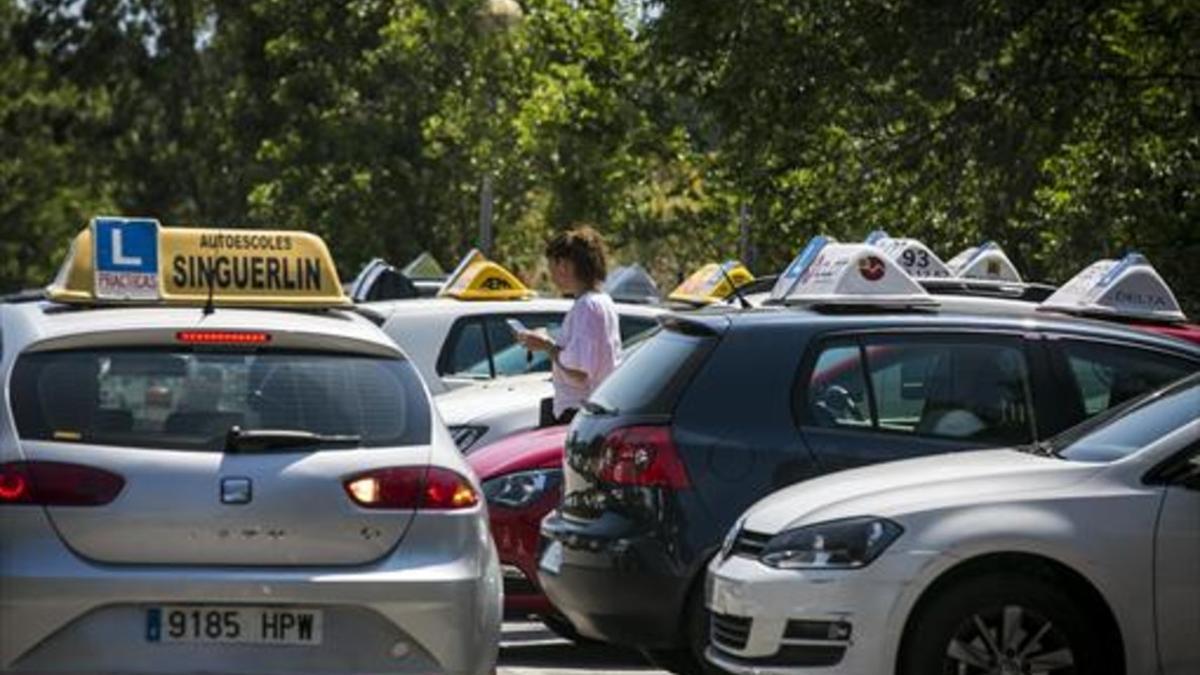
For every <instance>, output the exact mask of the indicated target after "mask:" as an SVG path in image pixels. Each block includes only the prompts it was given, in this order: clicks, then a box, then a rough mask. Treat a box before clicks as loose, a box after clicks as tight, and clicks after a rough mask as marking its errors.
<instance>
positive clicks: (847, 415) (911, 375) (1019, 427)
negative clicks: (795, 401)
mask: <svg viewBox="0 0 1200 675" xmlns="http://www.w3.org/2000/svg"><path fill="white" fill-rule="evenodd" d="M807 382H808V386H807V393H806V399H807V412H806V413H805V415H804V417H805V418H806V421H807V423H808V424H812V425H816V426H821V427H839V428H845V429H860V430H874V431H880V432H887V433H898V434H905V435H910V436H917V437H930V438H944V439H962V440H969V441H971V442H973V443H978V442H984V443H996V444H998V445H999V444H1018V443H1028V442H1030V441H1032V440H1033V413H1032V408H1031V402H1030V401H1031V397H1030V394H1029V386H1030V385H1029V372H1028V368H1027V364H1026V359H1025V352H1024V349H1023V347H1022V343H1021V342H1020V341H1019V340H1018V339H1017V338H1002V337H990V336H981V337H979V338H975V337H971V338H923V337H920V336H912V337H910V336H902V337H901V336H878V337H875V336H871V337H866V338H863V339H862V340H859V341H839V342H835V343H830V344H827V345H825V346H824V347H823V348H822V350H821V352H820V353H819V354H818V356H817V358H816V361H815V363H814V365H813V369H812V372H811V374H810V376H809V378H808V381H807Z"/></svg>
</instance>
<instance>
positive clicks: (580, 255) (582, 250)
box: [546, 225, 608, 288]
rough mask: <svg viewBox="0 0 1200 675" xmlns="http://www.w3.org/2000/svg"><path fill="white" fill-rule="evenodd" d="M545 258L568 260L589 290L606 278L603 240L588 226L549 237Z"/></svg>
mask: <svg viewBox="0 0 1200 675" xmlns="http://www.w3.org/2000/svg"><path fill="white" fill-rule="evenodd" d="M546 257H547V258H549V259H551V260H570V261H571V262H572V263H574V265H575V274H576V275H577V276H578V277H579V280H580V281H582V282H583V283H584V284H585V285H586V286H588V287H589V288H590V287H594V286H596V285H597V284H599V283H600V282H602V281H604V279H605V277H607V276H608V263H607V262H606V258H607V256H606V254H605V250H604V238H603V237H601V236H600V233H599V232H597V231H596V230H595V229H594V228H592V227H591V226H590V225H578V226H575V227H572V228H571V229H569V230H564V231H562V232H559V233H558V234H556V235H554V236H553V237H551V238H550V241H549V242H548V243H547V244H546Z"/></svg>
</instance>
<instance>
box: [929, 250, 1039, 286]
mask: <svg viewBox="0 0 1200 675" xmlns="http://www.w3.org/2000/svg"><path fill="white" fill-rule="evenodd" d="M946 267H948V268H949V269H950V271H951V273H952V274H953V275H954V277H956V278H958V279H969V280H971V281H991V282H996V283H1002V284H1022V283H1024V281H1022V279H1021V274H1020V273H1019V272H1017V267H1016V265H1013V264H1012V261H1011V260H1009V259H1008V256H1007V255H1006V254H1005V253H1004V249H1002V248H1000V245H999V244H997V243H996V242H992V241H987V242H984V243H982V244H980V245H979V246H973V247H971V248H968V249H966V250H964V251H962V252H961V253H959V254H958V255H956V256H954V257H953V258H951V259H950V261H949V262H948V263H946Z"/></svg>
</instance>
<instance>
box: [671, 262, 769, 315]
mask: <svg viewBox="0 0 1200 675" xmlns="http://www.w3.org/2000/svg"><path fill="white" fill-rule="evenodd" d="M730 280H732V281H733V285H730V283H729V282H730ZM751 281H754V275H753V274H751V273H750V270H748V269H746V266H745V265H743V264H742V263H740V262H738V261H737V260H730V261H728V262H725V263H723V264H718V263H708V264H707V265H705V266H704V267H701V268H700V269H698V270H696V271H695V272H693V273H692V276H690V277H688V278H687V279H686V280H685V281H684V282H683V283H682V284H679V285H678V286H677V287H675V290H673V291H671V294H670V295H668V296H667V299H668V300H676V301H679V302H688V303H692V304H699V305H708V304H712V303H714V302H719V301H721V300H724V299H725V298H727V297H729V296H730V295H732V294H733V290H734V289H735V288H741V287H742V286H745V285H746V284H748V283H750V282H751Z"/></svg>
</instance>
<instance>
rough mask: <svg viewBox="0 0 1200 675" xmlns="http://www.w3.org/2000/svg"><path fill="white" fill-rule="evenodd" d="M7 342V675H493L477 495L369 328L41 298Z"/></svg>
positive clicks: (439, 427) (16, 308) (484, 535)
mask: <svg viewBox="0 0 1200 675" xmlns="http://www.w3.org/2000/svg"><path fill="white" fill-rule="evenodd" d="M210 309H211V308H210ZM0 340H2V342H0V344H2V348H3V351H2V356H0V375H2V377H3V382H4V385H5V386H4V387H3V388H2V389H0V391H3V397H4V401H3V404H2V405H0V670H3V671H4V672H19V673H117V672H120V673H149V672H154V673H200V672H203V673H234V672H236V673H279V674H283V673H287V674H289V675H294V674H297V673H333V672H338V673H348V672H352V673H417V672H420V673H464V674H465V673H471V674H475V673H488V672H491V671H492V670H493V668H494V665H495V659H496V653H497V644H498V633H499V627H500V607H501V584H500V576H499V568H498V564H497V556H496V552H495V548H494V545H493V543H492V540H491V537H490V536H489V533H488V527H487V518H486V513H485V506H484V504H483V502H482V500H481V499H480V494H481V492H480V487H479V485H478V483H477V481H476V479H475V478H474V477H473V475H472V473H471V471H470V470H469V469H468V468H467V466H466V464H465V463H464V462H463V460H462V457H461V455H460V454H459V453H458V451H457V450H456V449H455V446H454V442H453V440H452V439H451V438H450V436H449V434H448V433H447V431H446V429H445V427H444V425H443V424H442V422H441V421H440V418H439V417H438V416H437V413H436V412H435V411H434V409H433V407H432V404H431V402H430V397H429V393H428V391H427V389H426V388H425V386H424V385H423V383H422V381H421V378H420V376H419V375H418V373H417V370H416V369H415V368H414V367H413V365H412V364H411V363H410V362H409V361H408V360H407V359H406V358H405V356H404V354H403V353H402V352H400V351H399V350H398V348H397V347H396V346H395V345H394V343H393V342H392V341H391V340H390V339H388V337H387V336H386V335H385V334H384V333H383V332H382V331H380V330H379V329H378V328H376V327H375V326H374V325H372V324H371V323H370V322H369V321H367V320H366V319H364V318H362V317H359V316H357V315H356V314H354V313H353V312H351V311H345V310H340V309H329V310H321V311H306V312H301V311H278V310H262V309H258V310H254V309H232V308H222V307H218V308H216V309H215V310H212V311H201V309H199V308H192V307H188V308H166V307H141V308H134V307H109V308H91V307H74V306H68V305H63V304H57V303H53V302H47V301H26V302H17V303H7V304H2V305H0Z"/></svg>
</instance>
